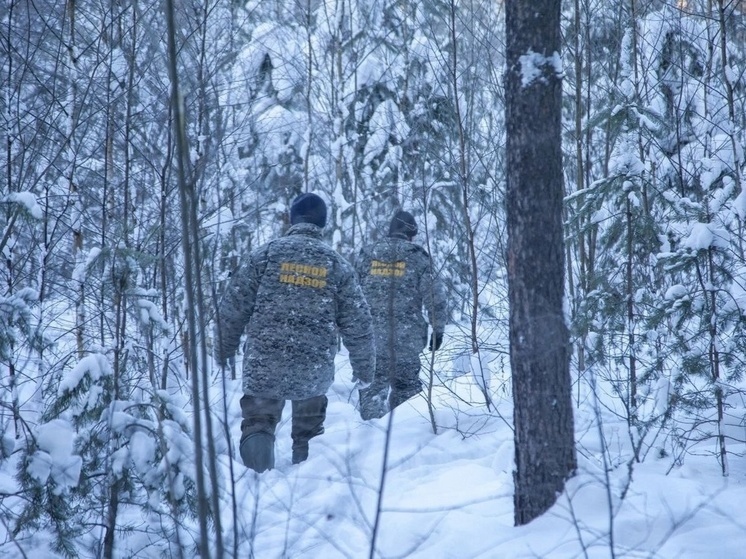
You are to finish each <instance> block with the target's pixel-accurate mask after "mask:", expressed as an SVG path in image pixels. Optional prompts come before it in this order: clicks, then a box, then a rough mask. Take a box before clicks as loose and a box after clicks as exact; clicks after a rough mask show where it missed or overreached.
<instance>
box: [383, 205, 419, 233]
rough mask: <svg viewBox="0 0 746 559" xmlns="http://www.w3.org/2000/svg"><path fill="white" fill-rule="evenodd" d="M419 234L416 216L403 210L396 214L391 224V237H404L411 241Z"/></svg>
mask: <svg viewBox="0 0 746 559" xmlns="http://www.w3.org/2000/svg"><path fill="white" fill-rule="evenodd" d="M416 234H417V222H416V221H415V220H414V216H413V215H412V214H411V213H409V212H405V211H403V210H399V211H398V212H396V213H395V214H394V217H393V218H392V219H391V223H390V224H389V235H390V236H392V237H393V236H404V237H407V238H409V239H411V238H412V237H414V236H415V235H416Z"/></svg>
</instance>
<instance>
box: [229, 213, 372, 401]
mask: <svg viewBox="0 0 746 559" xmlns="http://www.w3.org/2000/svg"><path fill="white" fill-rule="evenodd" d="M244 329H245V331H246V343H245V346H244V359H243V390H244V393H246V394H250V395H254V396H262V397H265V398H276V399H283V400H303V399H306V398H311V397H314V396H320V395H322V394H325V393H326V392H327V390H328V389H329V387H330V386H331V384H332V382H333V381H334V357H335V355H336V353H337V335H338V334H341V335H342V340H343V342H344V344H345V347H347V349H348V351H349V357H350V363H351V365H352V370H353V374H354V376H355V377H356V378H358V379H360V380H362V381H364V382H370V381H372V380H373V375H374V370H375V349H374V345H373V343H374V338H373V330H372V326H371V317H370V311H369V309H368V304H367V303H366V301H365V298H364V297H363V294H362V291H361V290H360V285H359V284H358V281H357V277H356V276H355V271H354V269H353V268H352V266H351V265H350V263H349V262H347V261H346V260H345V259H344V258H343V257H342V256H340V255H339V254H337V253H336V252H335V251H334V250H333V249H332V248H331V247H330V246H329V245H327V244H326V243H324V242H323V241H322V240H321V229H320V228H318V227H317V226H315V225H312V224H308V223H300V224H297V225H294V226H292V227H291V228H290V229H289V230H288V231H287V233H286V234H285V236H283V237H280V238H279V239H276V240H274V241H271V242H269V243H267V244H265V245H263V246H262V247H260V248H258V249H256V250H255V251H253V252H252V253H251V255H250V256H249V261H248V262H247V263H246V265H244V266H242V267H241V268H240V269H239V271H238V272H237V273H236V274H235V275H234V277H233V278H232V279H231V282H230V285H229V286H228V289H227V291H226V293H225V295H224V296H223V299H222V301H221V303H220V307H219V310H218V324H217V328H216V333H215V334H216V336H215V337H216V342H217V346H216V349H215V358H216V360H217V361H218V363H219V364H224V363H225V362H226V361H227V360H228V359H229V358H230V357H231V356H232V355H234V354H235V352H236V350H237V349H238V344H239V342H240V338H241V335H242V334H243V333H244Z"/></svg>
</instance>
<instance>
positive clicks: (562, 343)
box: [505, 0, 576, 525]
mask: <svg viewBox="0 0 746 559" xmlns="http://www.w3.org/2000/svg"><path fill="white" fill-rule="evenodd" d="M505 9H506V35H507V72H506V104H505V106H506V131H507V173H506V174H507V177H506V179H507V224H508V296H509V302H510V357H511V368H512V375H513V399H514V405H515V410H514V422H515V460H516V470H515V473H514V481H515V496H514V505H515V523H516V525H522V524H526V523H528V522H530V521H531V520H533V519H534V518H536V517H537V516H539V515H541V514H542V513H544V512H545V511H546V510H547V509H548V508H549V507H551V506H552V505H553V504H554V502H555V501H556V499H557V495H558V493H560V492H561V491H562V490H563V488H564V482H565V480H566V479H567V478H568V477H569V476H571V475H572V474H573V472H574V470H575V467H576V459H575V445H574V437H573V417H572V402H571V383H570V371H569V357H570V346H569V336H568V329H567V326H566V324H565V316H564V310H563V299H564V250H563V232H562V203H563V181H562V150H561V125H562V120H561V116H562V115H561V110H562V105H561V102H562V80H561V76H560V72H561V68H560V67H559V52H560V0H532V1H518V0H516V1H514V2H507V3H506V6H505Z"/></svg>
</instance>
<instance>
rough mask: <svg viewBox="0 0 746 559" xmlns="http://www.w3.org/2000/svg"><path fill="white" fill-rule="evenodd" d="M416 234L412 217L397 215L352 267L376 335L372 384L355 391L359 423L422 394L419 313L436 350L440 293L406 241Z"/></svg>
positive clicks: (423, 258)
mask: <svg viewBox="0 0 746 559" xmlns="http://www.w3.org/2000/svg"><path fill="white" fill-rule="evenodd" d="M416 234H417V224H416V222H415V220H414V217H413V216H412V214H410V213H409V212H405V211H399V212H397V213H396V215H394V217H393V219H392V220H391V223H390V224H389V236H388V237H387V238H385V239H383V240H381V241H379V242H377V243H375V244H373V245H371V246H368V247H365V248H363V250H362V251H361V252H360V255H359V256H358V258H357V260H356V262H355V269H356V270H357V273H358V276H359V278H360V283H361V285H362V287H363V293H365V298H366V299H367V300H368V304H369V305H370V309H371V315H372V317H373V325H374V330H375V334H376V375H375V379H374V381H373V385H372V386H371V387H370V388H368V389H366V390H361V391H360V414H361V416H362V418H363V419H370V418H375V417H382V416H383V415H384V414H385V413H386V412H387V410H388V409H392V410H393V409H394V408H396V407H397V406H399V405H400V404H402V403H403V402H404V401H406V400H408V399H409V398H411V397H412V396H414V395H415V394H417V393H419V392H420V391H421V390H422V383H421V381H420V378H419V375H420V367H421V364H420V353H421V352H422V350H423V349H424V348H425V347H426V346H427V345H428V323H427V322H426V321H425V318H424V316H423V311H424V312H425V313H426V314H427V317H428V322H429V323H430V327H431V329H432V336H431V341H430V348H431V349H434V350H436V349H438V348H439V347H440V344H441V343H442V341H443V330H444V328H445V325H446V322H447V320H448V311H447V303H446V296H445V292H444V289H443V285H442V283H441V282H440V280H439V279H438V278H437V276H436V275H435V274H434V273H433V270H432V264H431V259H430V255H429V254H428V253H427V251H426V250H425V249H424V248H422V247H421V246H420V245H418V244H416V243H414V242H412V239H413V238H414V236H415V235H416ZM389 389H390V394H388V392H389ZM387 394H388V397H387Z"/></svg>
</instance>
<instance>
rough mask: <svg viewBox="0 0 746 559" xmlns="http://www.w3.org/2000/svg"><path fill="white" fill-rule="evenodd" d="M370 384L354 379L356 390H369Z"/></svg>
mask: <svg viewBox="0 0 746 559" xmlns="http://www.w3.org/2000/svg"><path fill="white" fill-rule="evenodd" d="M370 384H371V383H369V382H365V381H363V380H360V379H359V378H356V379H355V388H357V389H358V390H367V389H368V388H370Z"/></svg>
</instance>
